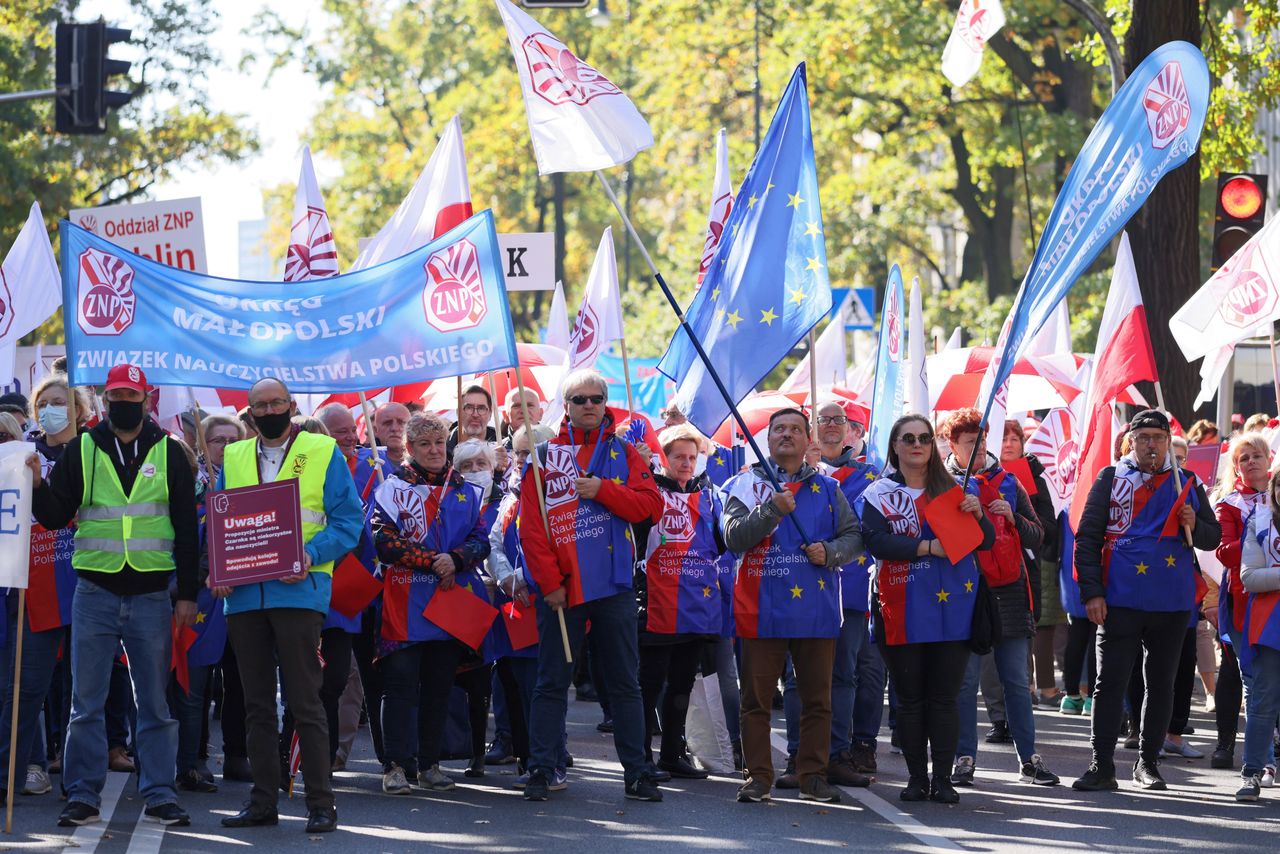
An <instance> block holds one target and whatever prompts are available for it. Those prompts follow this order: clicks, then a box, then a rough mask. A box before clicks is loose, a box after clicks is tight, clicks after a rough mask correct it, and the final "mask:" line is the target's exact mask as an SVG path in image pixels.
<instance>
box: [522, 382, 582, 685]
mask: <svg viewBox="0 0 1280 854" xmlns="http://www.w3.org/2000/svg"><path fill="white" fill-rule="evenodd" d="M516 387H517V388H519V389H520V409H521V410H522V411H523V412H524V428H525V432H526V433H528V434H529V463H530V464H531V465H532V466H533V488H534V489H535V490H536V491H537V493H538V512H539V513H541V514H542V529H543V530H544V531H546V532H547V546H548V548H550V547H551V546H552V540H551V522H550V521H549V520H548V519H547V496H546V494H545V493H543V491H542V464H541V463H540V462H539V461H538V446H537V445H536V444H535V443H534V441H533V421H532V420H530V418H529V400H528V398H527V397H525V391H524V377H523V376H522V375H521V373H520V364H519V360H517V362H516ZM514 449H515V441H514V436H513V438H512V450H514ZM565 597H566V598H565V604H566V605H567V604H568V591H565ZM552 610H553V611H555V612H556V616H557V617H559V618H560V642H561V643H562V644H564V660H565V663H566V664H573V650H572V649H570V648H569V627H568V626H567V625H565V622H564V608H552Z"/></svg>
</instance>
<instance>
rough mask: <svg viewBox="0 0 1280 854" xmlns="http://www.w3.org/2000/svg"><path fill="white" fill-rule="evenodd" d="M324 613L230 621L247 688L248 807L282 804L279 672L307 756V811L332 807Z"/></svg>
mask: <svg viewBox="0 0 1280 854" xmlns="http://www.w3.org/2000/svg"><path fill="white" fill-rule="evenodd" d="M323 624H324V614H321V613H320V612H319V611H312V610H310V609H307V608H268V609H266V610H262V611H245V612H243V613H240V614H231V615H229V616H228V617H227V638H228V639H229V640H230V641H231V645H232V646H234V647H235V649H236V659H237V661H238V663H239V665H240V682H241V684H242V685H243V686H244V702H245V711H246V725H247V726H246V728H247V732H248V747H249V766H250V767H251V768H252V769H253V789H252V790H251V791H250V793H249V798H250V801H251V802H252V803H253V804H255V805H257V806H265V807H272V808H274V807H275V805H276V803H277V801H278V799H279V797H280V741H279V735H278V734H277V732H276V668H277V666H278V667H279V671H280V676H281V678H282V679H283V681H284V693H285V694H286V695H287V696H288V697H289V704H290V706H291V707H292V709H293V721H294V726H295V727H296V728H297V730H298V741H299V746H300V748H301V751H302V779H303V782H304V783H306V787H307V809H308V810H315V809H325V808H328V807H332V806H333V785H332V784H331V783H330V780H329V774H330V771H331V770H332V756H331V755H330V754H329V726H328V723H327V721H326V720H325V716H324V706H322V705H321V703H320V683H321V680H322V678H323V677H322V674H321V670H320V659H319V658H317V657H316V651H317V649H318V648H319V646H320V627H321V626H322V625H323Z"/></svg>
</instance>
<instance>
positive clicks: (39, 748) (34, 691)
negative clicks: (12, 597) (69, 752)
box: [0, 605, 67, 790]
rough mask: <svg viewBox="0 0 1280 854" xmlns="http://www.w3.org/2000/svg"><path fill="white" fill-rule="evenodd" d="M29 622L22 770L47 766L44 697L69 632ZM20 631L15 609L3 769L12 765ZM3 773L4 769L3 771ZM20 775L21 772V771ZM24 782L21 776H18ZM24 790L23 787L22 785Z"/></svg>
mask: <svg viewBox="0 0 1280 854" xmlns="http://www.w3.org/2000/svg"><path fill="white" fill-rule="evenodd" d="M29 629H30V624H29V623H28V625H27V627H26V628H25V630H24V631H23V638H22V664H21V667H22V693H21V696H20V697H19V698H18V756H20V757H23V761H20V762H19V763H18V768H19V769H20V772H21V771H24V770H25V766H26V765H39V766H40V767H41V768H46V769H47V768H48V767H49V763H48V760H47V759H46V757H45V749H44V734H43V733H42V732H41V731H40V713H41V711H43V710H44V701H45V697H47V696H48V695H49V687H50V685H51V684H52V682H53V672H54V670H55V669H56V668H57V666H58V648H59V646H61V644H62V639H63V638H65V637H66V636H67V630H66V629H65V628H56V629H49V630H48V631H44V632H33V631H30V630H29ZM17 634H18V615H17V610H16V605H15V610H14V611H13V613H11V614H10V615H9V647H8V654H7V655H5V659H6V660H5V670H6V675H5V679H4V682H3V684H4V686H5V692H4V702H3V705H2V706H0V718H3V720H0V769H5V768H8V767H9V735H10V732H11V723H12V721H13V674H14V672H15V671H16V669H17V666H16V665H15V662H14V661H13V658H14V657H15V656H16V650H17V646H16V643H17ZM0 773H2V772H0ZM18 776H19V777H21V773H19V775H18ZM15 782H17V783H18V784H19V785H21V782H22V781H21V779H17V780H15ZM19 790H21V789H19Z"/></svg>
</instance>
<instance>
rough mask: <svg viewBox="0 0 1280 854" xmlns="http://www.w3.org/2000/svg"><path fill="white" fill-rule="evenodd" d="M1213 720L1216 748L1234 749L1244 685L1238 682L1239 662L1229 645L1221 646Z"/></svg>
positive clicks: (1214, 692)
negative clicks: (1220, 664)
mask: <svg viewBox="0 0 1280 854" xmlns="http://www.w3.org/2000/svg"><path fill="white" fill-rule="evenodd" d="M1213 702H1214V718H1215V722H1216V723H1217V724H1218V747H1220V748H1221V749H1223V750H1235V749H1236V733H1237V732H1238V731H1239V729H1240V707H1241V706H1242V705H1243V704H1244V683H1243V682H1242V681H1240V662H1239V660H1238V659H1237V658H1236V653H1235V649H1234V648H1233V647H1232V646H1231V644H1229V643H1224V644H1223V645H1222V666H1221V667H1219V668H1218V683H1217V685H1215V686H1214V691H1213Z"/></svg>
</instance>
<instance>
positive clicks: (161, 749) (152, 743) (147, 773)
mask: <svg viewBox="0 0 1280 854" xmlns="http://www.w3.org/2000/svg"><path fill="white" fill-rule="evenodd" d="M71 614H72V623H73V625H74V626H75V631H73V632H72V633H71V673H72V687H71V723H70V724H69V725H68V726H67V748H66V752H65V754H64V757H63V763H62V773H63V778H64V779H63V783H64V785H65V786H66V789H67V799H68V800H69V801H73V802H79V803H83V804H88V805H89V806H91V807H94V808H95V809H96V808H98V806H99V805H100V804H101V803H102V787H103V785H104V784H105V783H106V780H107V738H106V727H105V725H104V723H103V709H104V707H105V706H106V702H107V690H108V688H109V686H110V682H111V662H112V660H113V659H114V658H115V654H116V647H117V645H118V644H119V643H120V642H121V641H123V642H124V648H125V652H126V653H127V654H128V656H129V672H130V675H131V676H132V677H133V693H134V696H135V698H136V700H137V704H138V732H137V745H136V747H137V765H138V793H139V794H140V795H142V798H143V800H144V801H145V802H146V805H147V806H148V807H155V806H160V805H161V804H173V803H177V802H178V796H177V794H176V793H175V792H174V788H173V776H174V770H175V768H176V767H177V766H176V760H177V754H178V722H177V721H175V720H174V719H173V718H171V717H169V708H168V704H167V703H166V702H165V688H166V687H167V686H168V684H169V663H170V654H171V649H170V648H171V645H172V642H173V641H172V633H171V621H172V619H173V605H172V604H171V603H170V601H169V591H167V590H161V591H160V592H158V593H148V594H145V595H141V596H116V595H115V594H114V593H111V592H109V591H107V590H106V589H104V588H102V587H99V586H98V585H96V584H94V583H93V582H91V581H85V580H84V579H83V578H82V579H80V580H79V581H77V582H76V591H75V599H74V600H73V602H72V606H71Z"/></svg>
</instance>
